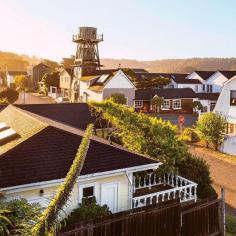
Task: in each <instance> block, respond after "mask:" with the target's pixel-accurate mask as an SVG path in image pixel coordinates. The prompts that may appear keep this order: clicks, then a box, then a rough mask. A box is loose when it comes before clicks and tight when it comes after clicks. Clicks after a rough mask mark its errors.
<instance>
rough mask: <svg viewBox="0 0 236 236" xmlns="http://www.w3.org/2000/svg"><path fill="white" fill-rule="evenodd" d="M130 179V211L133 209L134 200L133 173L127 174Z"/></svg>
mask: <svg viewBox="0 0 236 236" xmlns="http://www.w3.org/2000/svg"><path fill="white" fill-rule="evenodd" d="M126 176H127V179H128V204H129V209H132V200H133V172H129V173H128V172H126Z"/></svg>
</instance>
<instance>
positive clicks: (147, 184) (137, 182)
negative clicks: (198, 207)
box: [133, 173, 197, 208]
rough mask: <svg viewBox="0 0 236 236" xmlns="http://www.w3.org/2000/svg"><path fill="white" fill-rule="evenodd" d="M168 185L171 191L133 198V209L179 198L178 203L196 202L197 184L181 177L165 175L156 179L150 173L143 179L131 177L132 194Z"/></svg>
mask: <svg viewBox="0 0 236 236" xmlns="http://www.w3.org/2000/svg"><path fill="white" fill-rule="evenodd" d="M162 184H165V185H168V186H170V187H171V189H167V190H163V191H159V192H155V193H150V194H146V195H142V196H138V197H133V207H134V208H136V207H141V206H145V205H146V204H147V203H149V204H152V203H158V202H163V201H166V200H170V199H176V198H179V199H180V202H186V201H190V200H194V201H196V200H197V184H196V183H194V182H192V181H190V180H188V179H185V178H183V177H181V176H177V175H172V174H165V175H164V176H162V177H158V176H157V175H156V174H155V173H150V174H148V175H147V176H145V177H136V178H135V176H134V177H133V193H135V192H136V191H137V190H139V189H142V188H149V189H151V188H152V187H154V186H157V185H162Z"/></svg>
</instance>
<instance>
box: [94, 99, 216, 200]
mask: <svg viewBox="0 0 236 236" xmlns="http://www.w3.org/2000/svg"><path fill="white" fill-rule="evenodd" d="M89 106H90V107H91V112H92V114H94V115H96V117H98V116H99V114H100V116H101V119H105V120H107V121H108V122H109V124H111V125H112V126H113V127H112V128H113V130H115V132H116V134H117V135H118V136H119V138H120V140H121V144H122V145H123V146H125V147H127V148H128V149H130V150H131V151H135V152H137V153H140V154H144V155H146V156H149V157H151V158H153V159H156V160H158V161H161V162H162V163H164V164H163V165H162V167H161V169H160V170H161V171H162V172H164V173H166V172H172V173H173V172H175V173H178V172H179V173H181V174H183V175H184V176H185V177H186V178H190V179H192V180H196V181H197V183H201V185H199V186H198V193H199V195H198V196H199V197H202V196H207V197H209V196H212V194H213V192H212V187H211V181H210V173H209V168H208V167H207V166H206V164H204V163H202V162H203V161H202V160H201V159H199V158H197V160H195V159H194V158H195V157H192V156H191V154H190V153H189V152H188V149H187V147H186V145H185V144H184V143H183V142H181V141H180V140H178V138H177V137H176V136H177V127H176V126H174V125H172V124H171V123H170V122H168V121H163V120H162V119H158V118H156V117H151V116H147V115H145V114H143V113H136V112H135V111H134V109H132V108H128V107H124V106H122V105H120V104H116V103H113V102H112V101H110V100H106V101H103V102H93V101H91V102H89ZM188 167H189V169H188ZM192 170H194V173H193V172H192ZM193 174H194V175H193ZM204 183H205V184H204Z"/></svg>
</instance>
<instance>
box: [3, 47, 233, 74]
mask: <svg viewBox="0 0 236 236" xmlns="http://www.w3.org/2000/svg"><path fill="white" fill-rule="evenodd" d="M40 61H43V62H44V63H45V64H47V65H48V66H50V67H52V68H55V67H56V66H57V65H58V64H57V62H55V61H52V60H48V59H40V58H38V57H36V56H34V57H30V56H27V55H18V54H15V53H11V52H1V51H0V71H1V70H5V69H6V67H7V68H8V70H26V69H27V66H29V65H32V64H33V65H35V64H37V63H39V62H40ZM62 61H63V63H64V64H65V65H66V66H67V67H68V65H69V64H70V63H71V62H73V58H69V57H68V58H64V59H63V60H62ZM72 64H73V63H72ZM101 64H102V65H104V69H106V68H107V69H108V68H118V67H119V65H120V66H121V67H129V68H144V69H147V70H149V71H150V72H176V73H178V72H179V73H186V72H192V71H194V70H236V58H190V59H165V60H154V61H137V60H129V59H110V58H109V59H101Z"/></svg>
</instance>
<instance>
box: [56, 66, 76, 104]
mask: <svg viewBox="0 0 236 236" xmlns="http://www.w3.org/2000/svg"><path fill="white" fill-rule="evenodd" d="M72 81H73V69H72V68H65V69H62V70H61V72H60V86H59V87H60V89H61V95H62V97H65V98H69V99H70V98H71V92H72V91H71V85H72Z"/></svg>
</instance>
